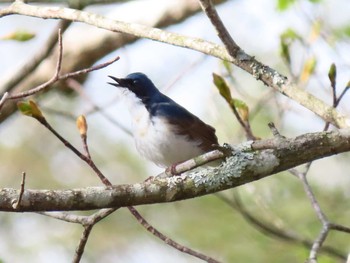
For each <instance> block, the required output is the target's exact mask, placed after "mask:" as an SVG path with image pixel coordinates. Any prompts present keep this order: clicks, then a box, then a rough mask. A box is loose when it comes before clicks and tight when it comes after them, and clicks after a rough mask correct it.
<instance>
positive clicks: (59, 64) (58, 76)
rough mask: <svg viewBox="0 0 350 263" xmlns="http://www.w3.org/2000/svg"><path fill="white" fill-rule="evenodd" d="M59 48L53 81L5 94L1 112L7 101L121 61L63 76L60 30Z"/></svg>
mask: <svg viewBox="0 0 350 263" xmlns="http://www.w3.org/2000/svg"><path fill="white" fill-rule="evenodd" d="M58 46H59V48H58V60H57V64H56V70H55V73H54V75H53V76H52V77H51V79H50V80H48V81H47V82H45V83H43V84H41V85H39V86H37V87H35V88H33V89H30V90H28V91H23V92H20V93H17V94H11V95H6V96H5V94H6V93H5V94H4V96H3V97H2V99H1V102H0V110H1V108H2V106H3V105H4V103H5V101H6V100H10V99H11V100H12V99H20V98H25V97H28V96H31V95H34V94H36V93H39V92H41V91H43V90H45V89H47V88H48V87H49V86H50V85H52V84H53V83H55V82H56V81H59V80H65V79H68V78H72V77H76V76H79V75H82V74H87V73H89V72H91V71H95V70H99V69H101V68H104V67H107V66H109V65H110V64H112V63H114V62H115V61H117V60H119V56H117V57H115V58H113V59H112V60H110V61H107V62H105V63H101V64H99V65H96V66H92V67H90V68H85V69H82V70H78V71H75V72H70V73H66V74H62V75H61V74H60V72H61V67H62V56H63V45H62V34H61V30H60V29H59V30H58Z"/></svg>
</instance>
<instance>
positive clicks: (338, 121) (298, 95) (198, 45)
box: [0, 1, 349, 128]
mask: <svg viewBox="0 0 350 263" xmlns="http://www.w3.org/2000/svg"><path fill="white" fill-rule="evenodd" d="M207 3H210V2H207ZM212 9H214V7H213V8H212ZM214 10H215V9H214ZM11 14H22V15H27V16H34V17H41V18H51V19H58V18H60V19H67V20H70V21H79V22H83V23H86V24H89V25H92V26H97V27H99V28H104V29H107V30H110V31H113V32H122V33H127V34H131V35H134V36H136V37H142V38H148V39H152V40H157V41H160V42H164V43H168V44H172V45H176V46H180V47H185V48H191V49H192V50H196V51H199V52H202V53H204V54H208V55H211V56H214V57H218V58H220V59H223V60H227V61H230V62H232V63H233V64H235V65H237V66H238V67H240V68H242V69H243V70H245V71H247V72H248V73H249V74H252V75H253V76H254V77H255V78H256V79H259V80H261V81H263V83H264V84H266V85H268V86H269V87H272V88H273V89H275V90H277V91H278V92H280V93H282V94H283V95H286V96H287V97H289V98H291V99H292V100H294V101H296V102H298V103H299V104H301V105H303V106H304V107H306V108H307V109H309V110H311V111H312V112H314V113H315V114H317V115H318V116H320V117H321V118H322V119H324V120H325V121H328V122H330V123H332V124H333V125H335V126H336V127H340V128H344V127H347V126H348V125H349V123H348V118H346V117H345V116H343V115H342V114H340V113H339V112H338V111H337V110H335V109H334V108H333V107H331V106H329V105H327V104H326V103H324V102H323V101H322V100H320V99H318V98H316V97H315V96H313V95H312V94H310V93H308V92H307V91H305V90H302V89H300V88H298V87H297V86H296V85H295V84H294V83H291V82H289V81H288V80H287V78H286V77H285V76H283V75H281V74H279V73H278V72H277V71H276V70H274V69H272V68H270V67H268V66H266V65H264V64H262V63H261V62H259V61H257V60H256V59H255V58H254V57H252V56H250V55H248V54H246V53H245V52H244V51H243V50H242V49H241V48H239V50H238V51H237V47H234V48H233V49H230V50H231V51H230V50H229V52H232V54H231V53H228V52H227V50H226V48H225V47H223V46H220V45H217V44H214V43H211V42H207V41H204V40H202V39H198V38H191V37H185V36H183V35H180V34H176V33H170V32H167V31H164V30H160V29H157V28H151V27H147V26H144V25H140V24H134V23H125V22H121V21H116V20H112V19H107V18H105V17H103V16H99V15H96V14H91V13H88V12H84V11H78V10H74V9H70V8H63V7H42V6H32V5H28V4H25V3H23V2H19V1H16V2H14V3H13V4H11V5H10V6H9V7H6V8H4V9H2V10H0V17H2V16H6V15H11ZM97 21H98V22H97ZM212 22H213V21H212ZM226 39H228V38H226ZM225 42H226V40H225ZM232 55H235V56H232Z"/></svg>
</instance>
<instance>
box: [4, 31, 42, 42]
mask: <svg viewBox="0 0 350 263" xmlns="http://www.w3.org/2000/svg"><path fill="white" fill-rule="evenodd" d="M34 37H35V34H34V33H31V32H28V31H25V30H17V31H15V32H12V33H10V34H8V35H6V36H3V37H2V38H1V40H16V41H21V42H24V41H28V40H30V39H32V38H34Z"/></svg>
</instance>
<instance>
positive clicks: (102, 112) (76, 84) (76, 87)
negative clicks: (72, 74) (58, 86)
mask: <svg viewBox="0 0 350 263" xmlns="http://www.w3.org/2000/svg"><path fill="white" fill-rule="evenodd" d="M66 83H67V85H68V87H69V88H71V89H73V90H74V91H75V92H77V93H78V94H80V95H81V97H83V98H84V99H85V100H86V101H87V102H89V103H90V104H91V105H92V107H93V109H92V110H90V111H89V112H88V113H85V114H91V113H93V112H97V113H98V114H100V115H102V116H103V117H104V118H105V119H107V120H108V121H110V122H111V123H113V124H114V125H115V126H117V127H118V128H119V129H121V130H122V131H123V132H125V133H126V134H128V135H132V134H131V131H130V130H129V129H127V128H126V127H125V126H124V125H122V124H121V123H119V122H117V121H116V120H115V119H114V118H112V117H110V116H109V115H108V114H107V113H106V111H105V110H104V107H100V106H98V105H97V104H96V103H95V102H94V101H93V100H92V99H91V98H90V97H89V96H88V95H87V94H86V92H85V90H84V89H83V88H82V86H81V84H80V83H79V82H78V81H76V80H75V79H73V78H68V79H67V80H66Z"/></svg>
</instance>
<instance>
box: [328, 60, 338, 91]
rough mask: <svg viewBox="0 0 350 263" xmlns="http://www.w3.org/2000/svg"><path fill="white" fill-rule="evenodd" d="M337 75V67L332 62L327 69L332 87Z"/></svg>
mask: <svg viewBox="0 0 350 263" xmlns="http://www.w3.org/2000/svg"><path fill="white" fill-rule="evenodd" d="M336 77H337V67H336V66H335V64H334V63H332V65H331V66H330V68H329V71H328V78H329V80H330V82H331V85H332V87H335V79H336Z"/></svg>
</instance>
